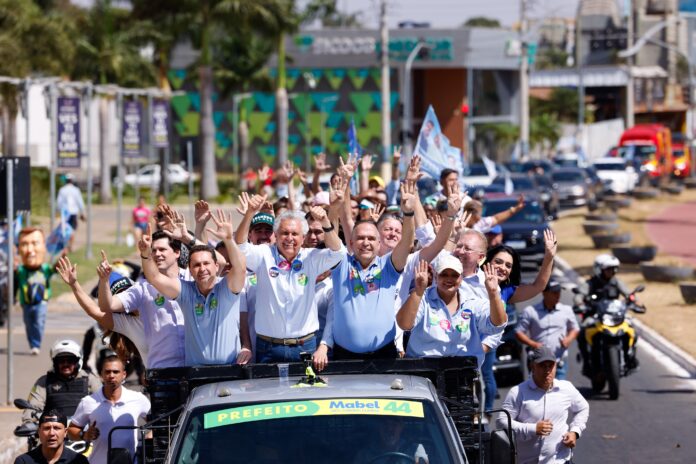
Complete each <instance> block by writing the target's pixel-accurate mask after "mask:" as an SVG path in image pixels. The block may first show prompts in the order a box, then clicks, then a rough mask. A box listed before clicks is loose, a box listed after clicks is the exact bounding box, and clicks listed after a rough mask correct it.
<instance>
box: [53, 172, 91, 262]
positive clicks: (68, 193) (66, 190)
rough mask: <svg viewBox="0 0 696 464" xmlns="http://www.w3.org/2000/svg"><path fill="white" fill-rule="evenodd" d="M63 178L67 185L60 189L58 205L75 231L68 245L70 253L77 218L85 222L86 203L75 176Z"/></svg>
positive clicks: (57, 199) (68, 175) (57, 198)
mask: <svg viewBox="0 0 696 464" xmlns="http://www.w3.org/2000/svg"><path fill="white" fill-rule="evenodd" d="M63 178H64V179H65V185H63V186H62V187H61V188H60V189H58V195H57V197H56V205H58V209H59V210H60V212H61V214H63V213H65V214H67V219H66V222H67V223H68V224H70V227H72V229H73V233H72V235H70V241H69V243H68V251H71V250H72V244H73V239H74V237H75V231H77V218H78V217H79V218H80V219H82V220H83V221H84V220H85V202H84V201H83V200H82V192H80V189H79V187H78V186H77V185H75V180H74V178H73V175H72V174H65V175H64V176H63Z"/></svg>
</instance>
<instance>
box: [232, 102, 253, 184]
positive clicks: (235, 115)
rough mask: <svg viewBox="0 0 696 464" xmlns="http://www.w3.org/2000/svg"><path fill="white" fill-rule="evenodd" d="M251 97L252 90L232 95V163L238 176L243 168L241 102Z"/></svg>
mask: <svg viewBox="0 0 696 464" xmlns="http://www.w3.org/2000/svg"><path fill="white" fill-rule="evenodd" d="M249 97H251V92H244V93H238V94H235V95H234V96H233V97H232V143H233V145H232V163H233V166H234V173H235V174H236V175H237V176H239V172H240V169H241V162H240V160H239V104H240V103H241V102H242V101H243V100H244V99H245V98H249Z"/></svg>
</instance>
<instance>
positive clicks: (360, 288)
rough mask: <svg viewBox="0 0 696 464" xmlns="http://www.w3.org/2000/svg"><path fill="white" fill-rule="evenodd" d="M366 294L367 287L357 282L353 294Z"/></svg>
mask: <svg viewBox="0 0 696 464" xmlns="http://www.w3.org/2000/svg"><path fill="white" fill-rule="evenodd" d="M364 294H365V287H363V286H362V285H361V284H355V286H354V287H353V295H364Z"/></svg>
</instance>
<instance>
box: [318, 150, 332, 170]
mask: <svg viewBox="0 0 696 464" xmlns="http://www.w3.org/2000/svg"><path fill="white" fill-rule="evenodd" d="M314 169H316V170H317V171H319V172H324V171H328V170H329V169H331V166H329V165H328V164H327V163H326V153H319V154H318V155H317V156H315V157H314Z"/></svg>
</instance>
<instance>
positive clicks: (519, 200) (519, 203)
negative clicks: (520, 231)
mask: <svg viewBox="0 0 696 464" xmlns="http://www.w3.org/2000/svg"><path fill="white" fill-rule="evenodd" d="M515 206H516V207H517V209H518V210H519V209H522V208H524V195H520V196H519V197H517V204H516V205H515Z"/></svg>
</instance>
